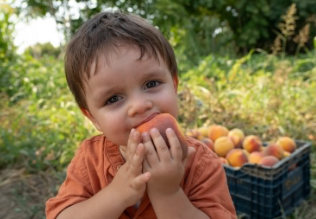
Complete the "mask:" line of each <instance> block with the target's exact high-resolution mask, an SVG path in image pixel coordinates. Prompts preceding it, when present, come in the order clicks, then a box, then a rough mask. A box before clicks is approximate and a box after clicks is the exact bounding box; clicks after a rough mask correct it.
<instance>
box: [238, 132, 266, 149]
mask: <svg viewBox="0 0 316 219" xmlns="http://www.w3.org/2000/svg"><path fill="white" fill-rule="evenodd" d="M242 146H243V148H244V149H246V150H247V151H248V152H249V153H251V152H254V151H260V150H261V146H262V142H261V140H260V138H259V137H258V136H255V135H248V136H247V137H245V139H244V141H243V143H242Z"/></svg>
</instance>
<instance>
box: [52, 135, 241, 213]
mask: <svg viewBox="0 0 316 219" xmlns="http://www.w3.org/2000/svg"><path fill="white" fill-rule="evenodd" d="M187 141H188V146H190V147H195V149H196V153H195V154H194V155H192V156H191V157H190V158H189V160H188V162H187V166H186V170H185V176H184V179H183V180H182V182H181V188H182V189H183V191H184V193H185V194H186V195H187V197H188V198H189V200H190V201H191V203H192V204H193V205H194V206H195V207H196V208H198V209H200V210H201V211H203V212H204V213H205V214H207V215H208V216H209V217H210V218H212V219H232V218H236V212H235V208H234V205H233V202H232V199H231V197H230V194H229V190H228V186H227V183H226V175H225V172H224V169H223V167H222V164H221V162H220V161H219V159H218V157H217V156H216V155H215V154H214V153H213V152H212V151H211V150H210V149H209V148H208V147H207V146H205V145H204V144H202V143H201V142H200V141H197V140H195V139H193V138H188V139H187ZM123 164H124V160H123V157H122V155H121V154H120V151H119V147H118V146H117V145H116V144H114V143H112V142H110V141H109V140H108V139H106V137H105V136H104V135H98V136H95V137H92V138H91V139H88V140H85V141H84V142H83V143H82V144H81V146H80V147H79V149H78V151H77V152H76V155H75V157H74V158H73V159H72V161H71V163H70V164H69V166H68V169H67V177H66V180H65V181H64V182H63V184H62V185H61V187H60V189H59V192H58V194H57V196H56V197H53V198H51V199H49V200H48V201H47V202H46V216H47V219H55V218H56V217H57V216H58V214H59V213H60V212H62V211H63V210H64V209H66V208H67V207H69V206H71V205H74V204H76V203H78V202H81V201H84V200H86V199H89V198H91V197H92V196H93V195H95V194H96V193H98V192H99V191H100V190H101V189H102V188H104V187H106V186H107V185H109V183H111V181H112V180H113V177H114V175H115V173H116V172H117V170H118V168H119V167H120V166H121V165H123ZM130 218H138V219H140V218H143V219H154V218H155V219H156V218H157V217H156V215H155V212H154V209H153V207H152V205H151V203H150V199H149V198H148V196H147V194H145V195H144V198H143V199H142V201H141V203H140V205H139V207H138V208H134V207H129V208H127V209H125V211H124V212H123V213H122V215H121V216H120V217H119V219H130Z"/></svg>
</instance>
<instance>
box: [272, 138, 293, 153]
mask: <svg viewBox="0 0 316 219" xmlns="http://www.w3.org/2000/svg"><path fill="white" fill-rule="evenodd" d="M276 144H277V145H280V146H281V147H282V148H283V150H285V151H287V152H290V153H293V152H294V151H295V150H296V143H295V141H294V140H293V139H292V138H290V137H285V136H284V137H280V138H279V139H278V141H277V142H276Z"/></svg>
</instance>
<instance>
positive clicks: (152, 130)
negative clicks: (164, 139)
mask: <svg viewBox="0 0 316 219" xmlns="http://www.w3.org/2000/svg"><path fill="white" fill-rule="evenodd" d="M150 133H151V134H152V135H153V136H155V137H157V136H159V132H158V129H156V128H153V129H151V130H150Z"/></svg>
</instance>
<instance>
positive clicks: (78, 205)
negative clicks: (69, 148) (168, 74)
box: [47, 131, 150, 219]
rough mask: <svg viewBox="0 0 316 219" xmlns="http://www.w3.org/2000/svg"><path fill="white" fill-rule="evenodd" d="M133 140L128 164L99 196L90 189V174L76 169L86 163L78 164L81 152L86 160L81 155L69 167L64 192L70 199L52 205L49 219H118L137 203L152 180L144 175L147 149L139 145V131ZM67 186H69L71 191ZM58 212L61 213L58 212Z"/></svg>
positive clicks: (130, 140)
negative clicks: (143, 165) (143, 167)
mask: <svg viewBox="0 0 316 219" xmlns="http://www.w3.org/2000/svg"><path fill="white" fill-rule="evenodd" d="M131 136H132V137H131V138H130V139H129V143H128V146H127V152H126V162H125V164H124V165H123V166H122V167H121V168H120V169H119V170H118V172H117V173H116V175H115V176H114V178H113V181H112V182H111V183H110V184H109V185H108V186H106V187H105V188H103V189H102V190H100V191H99V192H98V193H97V194H95V195H93V194H92V191H90V189H88V188H89V187H90V186H89V184H88V183H89V179H87V178H85V176H87V173H86V172H84V171H83V169H84V168H83V166H82V165H81V166H78V165H75V164H82V163H84V162H79V161H78V157H82V156H83V154H84V153H83V151H80V153H79V154H81V155H82V156H79V155H78V156H77V157H76V159H74V162H72V164H71V165H70V166H69V169H70V170H69V172H68V174H70V176H68V177H70V178H71V179H70V180H68V181H66V182H65V183H64V184H63V190H65V189H67V195H64V196H61V197H58V198H57V199H53V200H51V201H50V202H49V206H50V207H49V210H47V212H48V214H47V218H48V219H55V218H58V219H64V218H67V219H68V218H76V219H77V218H78V219H81V218H82V219H84V218H89V219H90V218H95V219H98V218H100V219H101V218H102V219H104V218H118V217H119V216H120V215H121V214H122V213H123V211H124V209H126V208H127V207H129V206H132V205H134V204H135V203H137V201H139V200H140V199H141V198H142V196H143V194H144V192H145V190H146V182H147V181H148V179H149V178H150V173H142V162H143V160H144V156H145V153H146V148H145V147H144V145H143V144H140V143H139V142H140V134H139V133H138V132H136V131H135V135H134V134H132V135H131ZM66 184H68V186H67V187H66ZM83 188H85V189H86V190H87V191H84V190H83ZM90 188H91V187H90ZM88 190H89V191H88ZM71 199H76V200H77V201H76V202H73V203H75V204H69V205H68V206H69V207H67V205H66V206H65V204H64V203H65V202H68V203H71V202H69V201H70V200H71ZM59 206H64V207H63V208H61V207H59ZM52 209H53V210H52ZM54 209H61V210H59V211H58V212H56V211H54ZM59 212H60V213H59ZM56 215H58V216H56Z"/></svg>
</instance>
